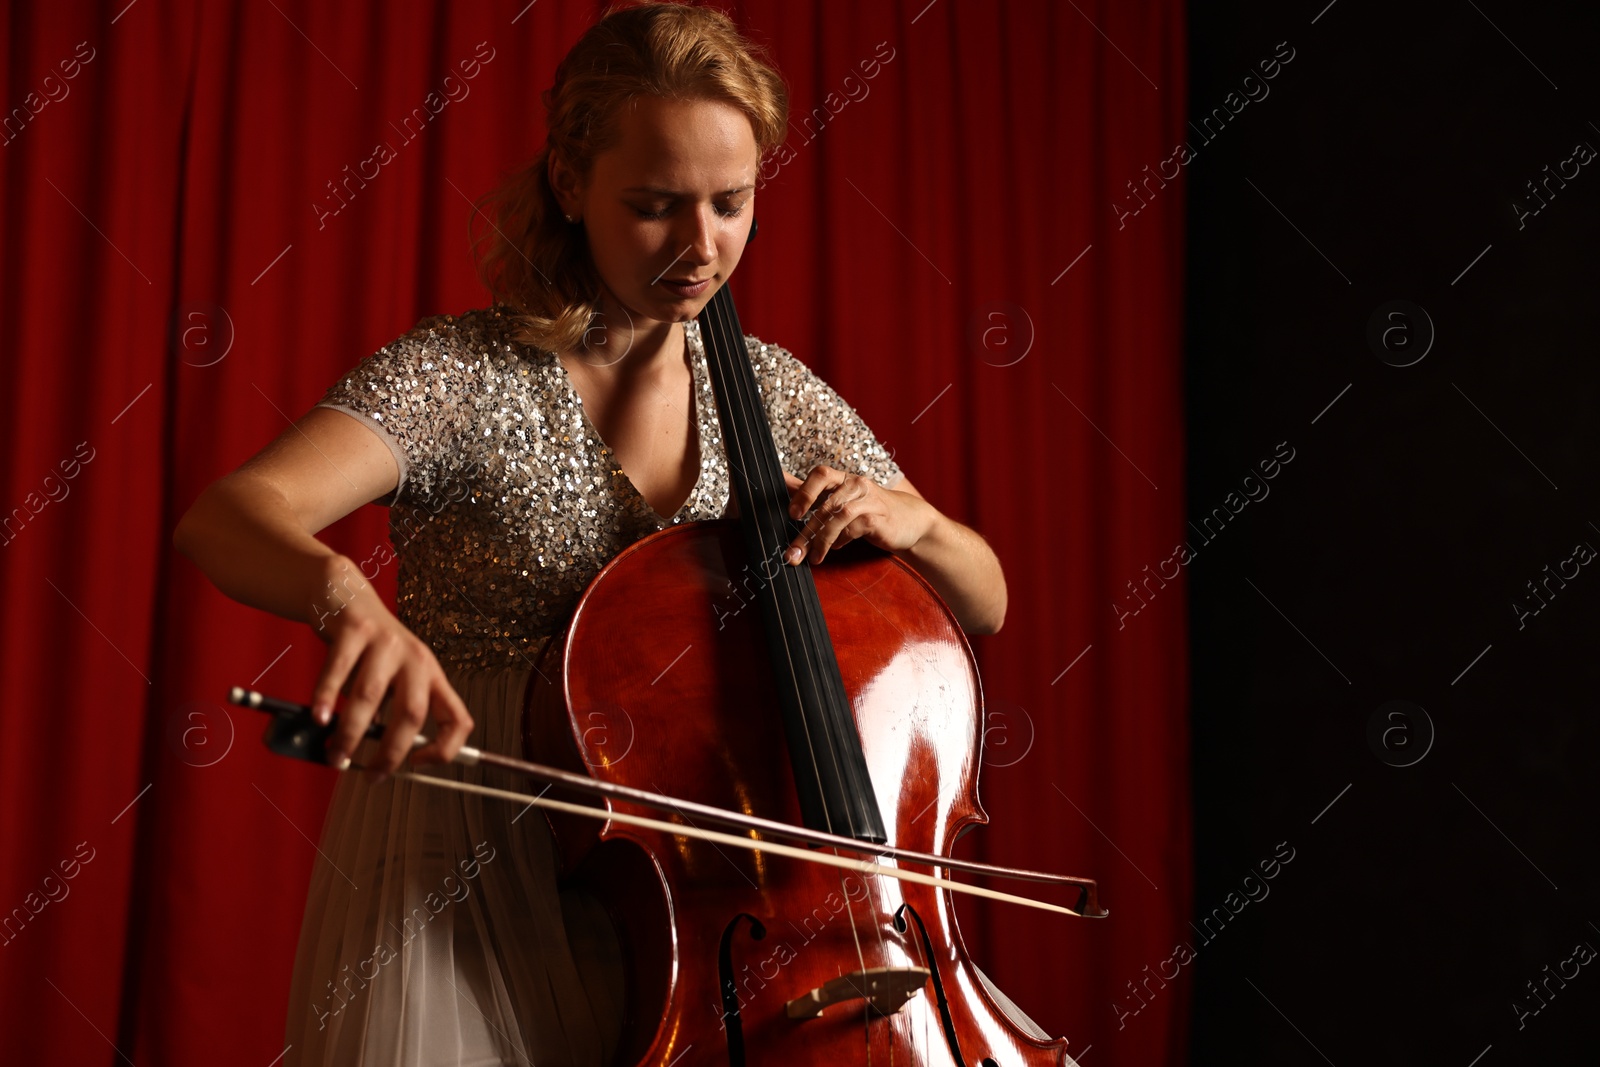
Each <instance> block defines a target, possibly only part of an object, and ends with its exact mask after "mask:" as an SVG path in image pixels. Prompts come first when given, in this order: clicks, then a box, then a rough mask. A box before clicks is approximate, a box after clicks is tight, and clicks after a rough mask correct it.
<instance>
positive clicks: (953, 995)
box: [524, 520, 1074, 1067]
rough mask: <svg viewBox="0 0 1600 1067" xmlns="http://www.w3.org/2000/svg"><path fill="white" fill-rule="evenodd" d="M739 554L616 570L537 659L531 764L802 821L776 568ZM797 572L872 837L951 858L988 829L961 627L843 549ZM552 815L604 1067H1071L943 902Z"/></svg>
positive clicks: (914, 580) (852, 877)
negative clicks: (615, 1049)
mask: <svg viewBox="0 0 1600 1067" xmlns="http://www.w3.org/2000/svg"><path fill="white" fill-rule="evenodd" d="M745 560H746V554H745V551H744V547H743V542H742V541H741V538H740V533H739V527H738V525H737V523H735V522H734V521H732V520H721V521H717V522H700V523H690V524H686V525H683V526H675V527H670V528H668V529H665V530H662V531H660V532H659V533H656V534H653V535H651V536H649V537H646V538H644V539H642V540H640V541H638V542H636V543H634V544H633V545H631V546H629V547H628V548H627V549H625V550H623V551H622V552H621V553H620V554H619V555H618V556H617V557H616V558H615V559H613V560H612V561H611V562H610V563H609V564H608V565H607V566H606V567H605V568H604V570H602V571H601V572H600V574H599V575H598V576H596V578H595V579H594V580H593V581H592V582H591V583H590V585H589V586H588V588H587V589H586V590H585V591H584V593H583V595H582V597H581V598H580V600H579V601H578V603H577V606H576V608H575V609H574V613H573V615H572V617H571V619H570V621H569V623H568V625H567V628H566V629H565V631H564V632H563V633H562V634H561V636H560V637H559V638H558V639H556V640H554V641H552V642H551V643H550V644H549V646H548V647H547V649H546V651H545V654H544V656H543V658H542V659H541V662H540V665H539V666H540V670H539V672H538V674H537V675H536V676H535V678H534V680H533V683H532V684H531V685H530V688H529V691H528V695H527V701H526V709H525V711H526V713H525V716H524V741H525V748H526V752H527V756H528V758H529V759H532V760H538V761H542V762H546V763H553V764H557V765H561V766H565V767H567V768H568V769H571V770H574V771H580V772H582V773H585V774H588V775H591V776H593V777H596V778H600V779H603V780H606V781H610V782H614V783H617V784H621V785H629V786H634V787H638V788H641V789H647V790H650V791H652V792H655V793H662V794H667V795H669V796H674V797H679V798H683V799H687V800H693V801H699V802H703V803H707V804H712V805H715V806H717V807H720V808H723V809H727V810H731V811H739V812H745V813H748V814H753V815H759V816H764V817H767V818H771V819H776V820H781V821H784V822H787V823H790V824H796V825H797V824H799V823H800V822H801V812H800V810H799V806H798V802H797V800H796V788H795V781H794V774H793V772H792V771H791V763H790V758H789V757H790V753H789V752H788V745H789V741H788V739H787V738H786V736H785V732H784V727H783V724H782V722H780V719H779V716H778V714H777V711H776V704H777V696H776V694H775V692H774V682H773V668H772V666H771V665H770V663H769V661H768V658H767V654H766V648H765V646H764V645H763V637H762V632H761V629H762V617H761V613H760V611H758V610H757V608H756V605H755V603H754V602H753V596H754V595H755V594H756V593H757V592H758V591H759V588H760V586H761V585H762V583H764V582H766V581H767V580H768V578H770V577H771V576H770V575H764V574H763V573H762V572H761V569H760V567H759V566H752V565H750V564H748V563H746V561H745ZM813 577H814V579H815V583H816V587H817V595H818V598H819V600H820V602H821V606H822V610H823V614H824V616H825V618H826V622H827V629H828V632H829V633H830V634H831V635H832V640H833V646H834V652H835V654H836V656H837V660H838V663H839V670H840V675H841V676H842V678H843V680H844V684H845V688H846V691H847V692H848V695H849V699H850V708H851V710H852V712H853V715H854V719H855V725H856V728H857V730H858V732H859V734H860V740H861V748H862V750H863V752H864V754H865V756H866V762H867V768H868V772H869V774H870V777H871V784H872V787H873V791H874V792H875V794H876V798H877V803H878V805H879V807H880V810H881V814H882V818H883V825H884V827H885V828H886V829H887V832H888V837H889V841H888V844H890V845H896V846H900V847H903V848H908V849H915V850H918V851H923V852H927V853H934V854H937V855H941V856H946V855H949V854H950V848H951V846H952V844H953V843H954V841H955V839H956V837H957V836H958V835H959V834H960V833H961V832H962V830H963V829H965V828H968V827H969V826H971V825H973V824H977V823H983V822H985V821H987V819H986V816H985V815H984V813H983V809H982V807H981V805H980V803H979V799H978V768H979V761H980V753H981V740H982V727H983V702H982V693H981V688H980V684H979V679H978V674H977V671H976V668H975V665H974V662H973V658H972V654H971V650H970V648H969V646H968V644H967V641H966V638H965V635H964V634H963V633H962V632H961V630H960V628H959V626H958V625H957V623H956V621H955V619H954V617H953V616H952V615H951V614H950V612H949V610H948V608H947V607H946V606H945V605H944V603H943V601H941V600H940V599H939V597H938V595H937V594H936V593H935V592H934V591H933V589H932V588H931V587H930V586H929V585H928V584H927V582H926V581H925V580H923V579H922V578H921V577H920V576H919V575H917V574H916V572H915V571H914V570H912V568H910V567H909V566H907V565H906V564H905V563H904V562H903V561H901V560H900V559H898V558H896V557H894V556H892V555H890V554H889V553H885V552H882V551H880V550H878V549H875V548H872V547H871V546H868V545H865V544H863V543H861V542H856V543H854V544H852V545H850V546H847V547H846V548H844V549H842V550H840V551H836V552H834V553H830V554H829V557H828V559H827V560H826V561H825V562H824V563H823V564H822V565H820V566H818V567H816V568H815V569H814V571H813ZM593 803H596V804H600V803H604V804H607V805H611V806H613V807H614V808H619V809H624V810H626V809H627V808H628V805H626V804H624V803H622V802H620V801H615V800H607V801H603V802H602V801H594V802H593ZM678 818H680V819H682V816H678ZM550 820H551V824H552V827H553V829H554V831H555V834H556V839H557V843H558V847H559V848H560V850H561V853H562V859H563V866H564V871H565V875H564V878H565V884H566V885H568V886H571V887H576V888H578V889H580V890H581V891H582V892H584V893H586V894H588V895H590V896H592V897H593V898H594V899H596V900H598V901H599V903H600V904H601V905H602V906H603V907H604V908H605V910H606V912H607V914H608V915H609V917H610V919H611V922H612V924H613V926H614V928H615V929H616V931H617V935H618V938H619V940H620V942H621V945H622V948H623V951H624V957H625V960H626V983H627V985H626V996H625V1002H626V1012H625V1014H626V1022H625V1029H624V1033H623V1035H622V1044H621V1048H620V1050H619V1053H618V1055H617V1059H616V1061H615V1062H616V1063H618V1064H621V1065H636V1064H637V1065H652V1067H668V1065H671V1064H676V1065H678V1067H697V1065H713V1064H729V1065H732V1067H742V1065H745V1064H751V1065H763V1067H765V1065H772V1064H783V1065H793V1067H812V1065H815V1067H824V1065H826V1067H839V1065H841V1064H865V1063H877V1064H891V1063H892V1064H939V1065H946V1064H948V1065H956V1067H980V1065H983V1067H988V1065H990V1064H995V1065H999V1067H1013V1065H1018V1067H1020V1065H1028V1067H1058V1065H1065V1064H1072V1063H1073V1062H1074V1061H1073V1060H1072V1059H1071V1058H1070V1057H1069V1056H1068V1055H1067V1053H1066V1042H1065V1041H1064V1040H1051V1039H1050V1038H1048V1037H1047V1036H1046V1035H1044V1034H1043V1033H1041V1032H1039V1031H1038V1030H1037V1028H1036V1027H1033V1026H1032V1025H1031V1024H1029V1023H1028V1022H1027V1021H1026V1020H1025V1019H1019V1018H1016V1017H1014V1016H1013V1014H1012V1013H1011V1010H1008V1006H1009V1002H1007V1001H1005V998H1004V997H1003V995H1001V994H999V993H998V991H996V990H994V988H993V986H992V985H990V984H989V983H988V981H987V979H986V978H984V977H983V975H982V974H981V972H980V971H979V970H978V969H977V967H976V966H975V964H974V963H973V962H972V961H971V959H970V958H969V957H968V955H967V952H966V948H965V946H964V945H963V943H962V939H961V935H960V932H959V930H958V929H957V926H956V919H955V913H954V909H953V907H952V902H951V899H950V896H949V894H948V893H947V892H945V891H944V890H941V889H938V888H936V887H929V886H922V885H916V884H909V883H904V882H899V881H896V880H894V879H891V878H885V877H882V876H874V875H872V874H868V873H856V872H846V871H841V870H838V869H835V868H829V867H823V866H820V865H817V864H812V863H805V862H801V861H797V860H794V859H791V858H786V857H780V856H771V855H768V854H766V853H763V852H760V851H755V852H748V851H740V850H731V849H723V848H719V847H717V846H716V845H714V844H711V843H707V842H703V841H697V840H692V839H684V838H678V837H674V836H672V835H668V834H664V833H656V832H652V831H647V830H640V829H637V828H634V827H629V826H625V825H622V824H619V823H615V822H602V823H598V824H597V823H595V822H592V821H588V820H581V819H577V818H574V817H571V816H561V815H552V816H550ZM685 821H686V820H685ZM596 825H598V826H599V827H600V828H599V830H598V831H597V830H596V829H595V827H596ZM883 862H884V863H890V862H893V861H889V860H884V861H883ZM922 870H923V873H930V874H940V873H943V872H942V871H931V870H928V869H926V868H923V869H922ZM1012 1010H1014V1009H1012Z"/></svg>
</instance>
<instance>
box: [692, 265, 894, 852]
mask: <svg viewBox="0 0 1600 1067" xmlns="http://www.w3.org/2000/svg"><path fill="white" fill-rule="evenodd" d="M698 321H699V323H700V335H701V339H702V341H703V342H704V345H705V350H706V361H707V364H708V366H709V369H710V372H711V384H712V388H713V390H714V391H715V393H716V398H717V416H718V420H719V421H720V423H721V425H722V440H723V444H724V447H725V448H726V451H727V456H728V468H729V475H730V476H731V478H732V481H733V491H734V493H735V495H736V496H737V498H738V501H739V512H740V527H741V529H742V531H743V535H744V544H745V555H746V562H747V565H748V566H749V567H750V568H752V573H754V574H759V575H760V576H762V578H763V579H765V580H763V581H759V582H757V583H756V584H757V587H758V589H759V593H758V594H757V599H758V601H759V602H760V604H761V617H762V622H763V624H764V626H763V628H764V630H765V636H766V644H767V649H768V652H769V659H770V662H771V664H772V673H773V680H774V683H775V685H776V689H777V692H778V696H779V703H780V705H781V707H780V711H781V713H782V715H783V722H784V734H785V738H786V739H787V741H788V745H789V760H790V763H791V765H792V766H793V768H794V781H795V786H796V789H797V791H798V792H799V800H800V810H801V813H802V815H803V817H804V820H805V823H806V825H807V826H809V827H811V828H812V829H816V830H827V831H829V832H831V833H836V834H843V835H847V836H849V837H853V838H855V839H857V840H859V841H871V842H877V843H882V842H884V841H886V840H887V838H888V835H887V833H886V832H885V830H884V824H883V815H882V812H881V810H880V809H879V807H878V801H877V798H876V796H875V795H874V794H873V789H872V780H871V778H870V777H869V776H868V773H867V760H866V756H865V755H864V754H863V752H862V748H861V737H860V735H859V734H858V733H857V732H856V723H855V716H854V714H853V713H852V711H851V708H850V700H849V696H848V694H847V693H846V691H845V685H844V679H843V678H842V677H841V676H840V673H839V662H838V659H837V658H836V657H835V655H834V650H833V641H832V638H831V636H830V635H829V633H828V626H827V622H826V620H825V619H824V617H823V614H822V605H821V602H820V601H819V600H818V598H817V587H816V583H815V581H814V580H813V579H812V575H811V565H810V564H809V563H808V562H805V561H802V562H801V563H800V564H799V565H798V566H790V565H787V564H785V563H784V562H783V552H784V551H785V550H786V549H787V548H788V546H789V543H790V542H791V541H792V540H793V539H794V537H795V535H796V534H798V533H799V531H800V528H801V527H800V523H798V522H796V521H795V520H793V519H791V518H789V489H788V487H787V486H786V485H785V484H784V480H783V469H782V467H781V466H780V465H779V463H778V449H777V446H776V445H775V444H774V443H773V440H772V427H771V424H770V423H769V422H768V421H767V413H766V409H765V408H764V407H763V406H762V402H761V395H760V391H759V389H758V388H757V385H756V376H755V370H754V368H753V367H752V366H751V364H750V354H749V350H748V348H747V347H746V345H745V340H744V332H743V330H742V329H741V328H740V326H739V313H738V311H737V310H735V308H734V306H733V295H732V294H731V293H730V292H729V290H728V286H727V285H726V284H724V285H723V286H722V287H721V288H720V289H718V290H717V292H716V294H715V295H714V296H713V297H712V298H711V300H710V302H709V303H707V304H706V306H705V309H704V310H702V311H701V312H700V315H699V319H698ZM796 473H797V474H799V473H802V472H796Z"/></svg>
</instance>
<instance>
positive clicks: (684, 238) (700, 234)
mask: <svg viewBox="0 0 1600 1067" xmlns="http://www.w3.org/2000/svg"><path fill="white" fill-rule="evenodd" d="M686 218H687V220H688V222H687V228H686V230H685V232H684V233H683V234H682V235H681V240H680V241H679V247H683V248H684V253H683V258H684V259H693V260H694V261H695V262H697V263H702V264H704V263H710V262H711V261H713V260H714V259H716V258H717V231H716V218H715V209H714V208H713V207H712V206H711V205H710V204H703V205H697V206H696V207H695V209H694V210H693V211H690V212H687V213H686Z"/></svg>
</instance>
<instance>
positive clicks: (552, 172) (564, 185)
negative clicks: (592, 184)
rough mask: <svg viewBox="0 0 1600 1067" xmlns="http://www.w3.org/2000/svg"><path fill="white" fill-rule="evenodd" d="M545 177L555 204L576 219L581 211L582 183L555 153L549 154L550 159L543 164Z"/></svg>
mask: <svg viewBox="0 0 1600 1067" xmlns="http://www.w3.org/2000/svg"><path fill="white" fill-rule="evenodd" d="M545 177H546V179H547V180H548V181H549V182H550V191H551V192H552V193H554V194H555V197H556V203H558V204H560V205H561V210H562V211H563V212H564V213H566V214H567V215H569V216H571V217H574V218H577V217H579V216H580V215H581V213H582V209H581V208H580V206H579V200H580V199H581V196H580V194H581V191H582V183H580V182H579V181H578V176H577V174H575V173H574V172H573V170H572V168H571V167H569V166H567V164H566V162H565V161H564V160H563V159H562V158H561V157H560V156H559V155H557V154H556V153H555V152H551V153H550V158H549V160H548V161H547V162H546V164H545Z"/></svg>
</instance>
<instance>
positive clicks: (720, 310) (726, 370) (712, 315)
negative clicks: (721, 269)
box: [706, 286, 853, 832]
mask: <svg viewBox="0 0 1600 1067" xmlns="http://www.w3.org/2000/svg"><path fill="white" fill-rule="evenodd" d="M732 301H733V297H732V294H731V293H729V292H727V288H726V286H724V287H723V289H721V290H719V291H718V293H717V297H716V298H713V300H712V301H711V303H709V304H707V305H706V311H707V318H708V320H709V321H710V323H711V328H712V329H711V338H710V340H711V342H712V348H713V349H714V350H715V352H716V353H717V358H718V359H719V360H720V369H721V372H722V374H721V377H722V380H723V384H724V385H726V386H727V387H728V388H727V390H726V392H727V393H728V394H729V395H728V397H727V399H728V403H729V405H730V407H729V418H728V423H729V426H730V427H731V428H732V430H733V432H734V433H735V434H737V435H738V439H737V445H738V447H739V448H740V449H741V451H740V454H741V455H742V456H744V458H745V460H746V467H745V468H741V472H742V473H744V475H745V481H746V484H747V485H748V486H749V488H750V495H751V497H752V501H753V502H754V500H755V498H756V497H757V495H758V493H764V494H766V495H768V496H770V495H771V494H772V493H773V491H774V487H773V486H772V484H771V482H770V480H769V476H770V471H769V470H768V465H767V464H766V463H765V462H764V460H765V459H766V458H767V457H766V456H765V455H764V454H760V453H758V452H757V447H758V442H756V441H755V440H754V437H755V432H754V430H755V426H756V425H757V423H756V421H755V419H754V417H753V415H752V414H751V412H752V406H753V403H754V401H753V399H752V398H751V397H750V396H749V394H748V393H747V392H746V385H747V384H748V381H747V377H753V376H747V374H746V373H744V371H745V370H746V368H745V367H743V366H741V365H740V364H739V363H738V361H737V359H736V354H737V353H739V352H741V350H742V351H743V353H744V359H745V362H746V363H748V361H749V353H748V349H747V348H746V346H745V344H744V338H743V337H735V336H733V335H734V334H737V333H738V331H736V330H734V328H733V323H732V322H731V321H729V317H728V316H727V315H726V314H725V311H724V303H726V304H728V305H731V304H732ZM768 444H769V445H770V444H771V442H770V441H769V442H768ZM760 519H761V516H760V514H759V512H758V513H756V514H752V515H750V516H749V517H748V521H749V524H750V526H749V528H750V529H751V530H752V531H753V532H754V534H755V536H756V539H757V543H758V545H759V547H760V558H761V560H762V561H763V570H764V568H765V563H766V561H767V560H768V559H770V558H772V552H773V547H772V546H771V545H770V544H769V542H768V533H769V531H768V530H767V529H766V528H765V527H764V526H763V525H762V524H761V521H760ZM778 568H779V574H780V576H781V577H779V578H775V579H773V583H772V584H773V590H772V592H773V598H774V602H775V604H776V606H777V611H776V613H775V616H774V617H775V618H776V619H777V622H778V626H779V632H778V634H777V635H776V637H775V639H776V642H777V643H778V644H781V645H782V647H783V650H784V653H785V655H786V656H787V657H788V660H789V664H790V669H789V677H790V683H791V685H794V686H798V684H799V674H800V672H799V671H798V670H797V668H796V666H795V652H794V648H793V646H792V644H791V639H790V636H789V631H790V629H793V630H794V631H795V633H796V634H797V636H798V637H800V638H801V639H802V640H801V641H800V645H801V648H802V650H803V649H804V645H805V643H804V641H803V638H804V627H803V626H802V625H801V620H800V619H799V618H798V613H797V611H796V609H795V607H794V605H793V598H792V597H785V596H784V595H783V594H782V592H781V591H780V590H781V589H786V588H788V583H789V582H791V581H792V580H793V577H794V576H792V575H789V574H787V573H785V572H787V571H788V570H789V569H790V568H789V566H788V564H786V563H784V562H783V561H782V558H781V556H780V557H779V558H778ZM787 614H795V615H796V617H795V618H794V619H793V621H792V622H791V621H790V620H789V619H788V618H786V615H787ZM803 662H806V663H809V662H810V658H809V657H806V658H805V659H804V660H803ZM811 681H812V685H813V692H815V691H816V690H815V678H814V677H813V678H812V679H811ZM796 698H797V700H799V701H800V702H801V703H802V704H803V703H804V694H803V693H802V692H800V691H799V690H798V689H797V690H796ZM800 726H801V730H802V733H803V736H804V737H805V741H806V748H807V753H808V756H809V758H810V760H811V766H812V768H813V773H812V777H813V779H814V782H815V785H816V789H817V792H818V794H819V795H825V794H824V792H823V788H822V774H821V768H820V765H819V764H818V759H817V740H816V738H815V737H813V736H812V730H811V727H812V724H811V722H810V720H809V718H808V717H807V716H805V715H801V716H800ZM823 740H824V741H825V742H826V741H827V740H828V738H826V737H824V739H823ZM830 747H831V746H830ZM835 762H837V761H835ZM822 808H823V817H824V820H825V821H826V823H827V827H828V830H829V831H830V832H836V828H835V827H834V825H833V814H834V813H833V812H832V811H831V810H830V809H829V807H828V805H827V804H826V803H824V804H823V805H822ZM852 829H853V827H852Z"/></svg>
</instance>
